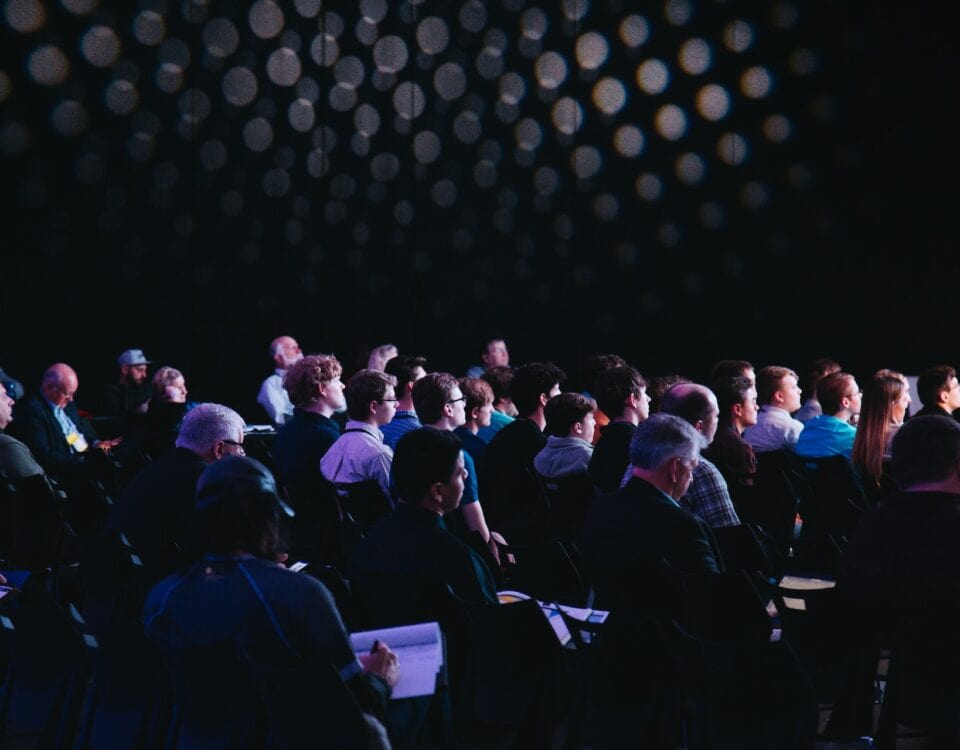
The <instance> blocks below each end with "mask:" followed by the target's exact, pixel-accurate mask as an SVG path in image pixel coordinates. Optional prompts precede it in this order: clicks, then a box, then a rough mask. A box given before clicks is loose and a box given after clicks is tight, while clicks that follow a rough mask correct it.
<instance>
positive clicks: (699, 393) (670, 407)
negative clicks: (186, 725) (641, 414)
mask: <svg viewBox="0 0 960 750" xmlns="http://www.w3.org/2000/svg"><path fill="white" fill-rule="evenodd" d="M712 395H713V394H712V393H711V392H710V389H709V388H707V387H706V386H703V385H699V384H697V383H677V384H676V385H675V386H673V387H672V388H671V389H670V390H669V391H667V392H666V393H665V394H664V395H663V400H662V401H661V402H660V411H661V412H662V413H663V414H673V415H674V416H677V417H680V418H681V419H684V420H686V421H687V422H689V423H690V424H691V425H693V424H696V423H697V422H700V421H704V422H705V421H707V420H708V419H709V418H710V415H711V414H712V413H713V398H712Z"/></svg>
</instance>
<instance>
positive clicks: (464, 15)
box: [460, 0, 487, 33]
mask: <svg viewBox="0 0 960 750" xmlns="http://www.w3.org/2000/svg"><path fill="white" fill-rule="evenodd" d="M460 25H461V26H463V28H465V29H466V30H467V31H472V32H474V33H476V32H478V31H482V30H483V27H484V26H486V25H487V9H486V7H484V4H483V3H482V2H480V0H469V2H466V3H464V4H463V5H461V6H460Z"/></svg>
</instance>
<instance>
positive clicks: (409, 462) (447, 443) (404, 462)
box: [391, 427, 467, 515]
mask: <svg viewBox="0 0 960 750" xmlns="http://www.w3.org/2000/svg"><path fill="white" fill-rule="evenodd" d="M391 467H392V468H391V473H392V475H393V481H394V484H395V485H396V488H397V495H398V496H399V498H400V499H401V500H402V501H404V502H406V503H410V504H411V505H420V506H422V507H424V508H426V509H428V510H431V511H433V512H434V513H437V514H439V515H444V514H446V513H449V512H450V511H452V510H456V508H457V506H458V505H459V504H460V498H461V497H462V496H463V483H464V480H465V479H466V477H467V472H466V470H465V469H464V468H463V452H462V451H461V445H460V438H458V437H457V436H456V435H455V434H454V433H452V432H450V431H448V430H437V429H434V428H433V427H421V428H420V429H418V430H412V431H411V432H408V433H406V434H405V435H404V436H403V437H401V438H400V440H399V441H398V442H397V449H396V451H395V452H394V455H393V463H392V464H391Z"/></svg>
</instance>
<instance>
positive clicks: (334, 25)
mask: <svg viewBox="0 0 960 750" xmlns="http://www.w3.org/2000/svg"><path fill="white" fill-rule="evenodd" d="M320 28H321V29H323V30H324V31H325V32H326V33H327V34H330V35H332V36H334V37H339V36H340V35H341V34H342V33H343V30H344V29H345V28H346V23H345V22H344V20H343V17H342V16H341V15H340V14H339V13H333V12H330V11H327V12H326V13H324V14H323V17H322V18H321V19H320Z"/></svg>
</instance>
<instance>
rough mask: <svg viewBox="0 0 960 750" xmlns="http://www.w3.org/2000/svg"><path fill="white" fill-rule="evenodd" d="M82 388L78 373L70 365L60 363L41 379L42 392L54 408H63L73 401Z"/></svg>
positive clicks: (52, 366) (46, 372)
mask: <svg viewBox="0 0 960 750" xmlns="http://www.w3.org/2000/svg"><path fill="white" fill-rule="evenodd" d="M79 387H80V380H79V379H78V378H77V373H76V372H74V370H73V368H72V367H71V366H70V365H65V364H63V363H62V362H58V363H57V364H55V365H50V366H49V367H48V368H47V369H46V370H44V373H43V377H42V378H41V379H40V392H41V393H42V394H43V397H44V398H45V399H46V400H47V401H49V402H50V403H51V404H53V405H54V406H59V407H60V408H63V407H65V406H67V405H68V404H69V403H70V402H71V401H73V398H74V396H76V395H77V389H78V388H79Z"/></svg>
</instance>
